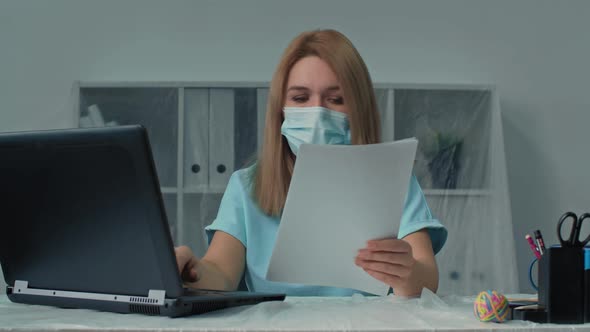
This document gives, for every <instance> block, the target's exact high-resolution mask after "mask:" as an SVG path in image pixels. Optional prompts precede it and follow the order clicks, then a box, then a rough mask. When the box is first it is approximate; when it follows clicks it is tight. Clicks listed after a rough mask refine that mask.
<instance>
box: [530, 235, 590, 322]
mask: <svg viewBox="0 0 590 332" xmlns="http://www.w3.org/2000/svg"><path fill="white" fill-rule="evenodd" d="M539 305H541V306H543V307H544V308H545V310H546V312H547V322H549V323H561V324H581V323H584V250H583V248H582V247H571V248H570V247H551V248H549V249H548V250H547V251H546V252H545V254H544V255H543V256H542V257H541V259H540V260H539Z"/></svg>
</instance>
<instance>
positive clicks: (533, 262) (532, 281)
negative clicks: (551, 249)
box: [529, 258, 539, 291]
mask: <svg viewBox="0 0 590 332" xmlns="http://www.w3.org/2000/svg"><path fill="white" fill-rule="evenodd" d="M538 262H539V260H538V259H537V258H535V259H533V261H532V262H531V265H530V266H529V282H530V283H531V286H533V288H534V289H535V291H539V288H538V287H537V284H536V283H535V281H534V280H533V268H534V267H535V263H538Z"/></svg>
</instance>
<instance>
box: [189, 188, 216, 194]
mask: <svg viewBox="0 0 590 332" xmlns="http://www.w3.org/2000/svg"><path fill="white" fill-rule="evenodd" d="M224 192H225V189H224V188H217V189H215V188H213V189H212V188H185V189H184V190H183V193H185V194H223V193H224Z"/></svg>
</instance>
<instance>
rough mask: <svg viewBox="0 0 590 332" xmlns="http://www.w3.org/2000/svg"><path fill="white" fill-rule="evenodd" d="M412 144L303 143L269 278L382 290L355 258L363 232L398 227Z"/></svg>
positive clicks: (371, 235) (383, 232) (382, 233)
mask: <svg viewBox="0 0 590 332" xmlns="http://www.w3.org/2000/svg"><path fill="white" fill-rule="evenodd" d="M417 145H418V141H417V140H416V139H406V140H402V141H397V142H389V143H381V144H372V145H351V146H346V145H309V144H304V145H302V146H301V147H300V149H299V152H298V157H297V162H296V163H295V171H294V174H293V178H292V180H291V185H290V188H289V193H288V195H287V201H286V204H285V209H284V210H283V215H282V218H281V223H280V225H279V230H278V234H277V240H276V243H275V247H274V250H273V253H272V257H271V261H270V264H269V267H268V272H267V279H268V280H272V281H283V282H292V283H300V284H308V285H322V286H334V287H342V288H353V289H358V290H362V291H365V292H368V293H372V294H377V295H385V294H386V293H387V291H388V290H389V286H387V285H385V284H384V283H382V282H381V281H378V280H376V279H374V278H373V277H371V276H370V275H368V274H367V273H366V272H365V271H363V270H362V269H361V268H360V267H358V266H356V265H355V264H354V258H355V256H356V255H357V252H358V250H359V249H361V248H364V247H365V246H366V242H367V241H368V240H371V239H376V238H385V237H392V236H396V235H397V231H398V228H399V222H400V218H401V215H402V212H403V207H404V202H405V198H406V194H407V191H408V186H409V180H410V176H411V170H412V165H413V162H414V157H415V154H416V147H417Z"/></svg>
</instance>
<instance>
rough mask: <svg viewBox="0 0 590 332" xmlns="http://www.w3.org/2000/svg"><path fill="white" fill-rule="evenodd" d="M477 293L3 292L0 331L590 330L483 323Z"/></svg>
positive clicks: (585, 327) (586, 328) (587, 328)
mask: <svg viewBox="0 0 590 332" xmlns="http://www.w3.org/2000/svg"><path fill="white" fill-rule="evenodd" d="M472 303H473V298H469V297H455V296H449V297H444V298H442V300H441V299H440V298H438V297H436V296H434V295H431V294H425V295H423V297H422V298H420V299H403V298H399V297H395V296H388V297H362V296H359V297H356V296H354V297H351V298H350V297H346V298H312V297H307V298H304V297H290V298H287V299H286V300H285V302H267V303H261V304H258V305H255V306H246V307H237V308H230V309H225V310H221V311H215V312H211V313H207V314H204V315H198V316H190V317H183V318H167V317H152V316H143V315H138V314H128V315H126V314H114V313H106V312H98V311H91V310H82V309H60V308H53V307H46V306H32V305H23V304H15V303H12V302H10V301H9V300H8V298H7V297H6V295H0V331H52V332H55V331H97V332H101V331H109V332H114V331H127V332H128V331H238V330H239V331H261V330H264V331H271V330H279V331H324V332H326V331H395V330H404V331H408V330H409V331H456V330H462V331H488V330H498V331H513V330H523V331H532V330H543V331H573V330H574V331H590V324H584V325H554V324H535V323H531V322H524V321H510V322H507V323H503V324H496V323H481V322H479V321H478V320H477V319H476V318H475V317H474V315H473V309H472Z"/></svg>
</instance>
